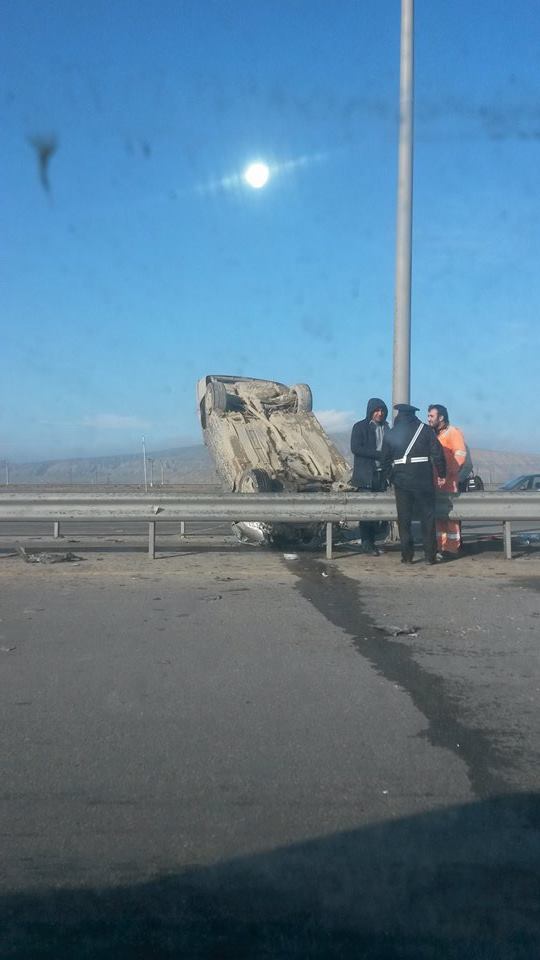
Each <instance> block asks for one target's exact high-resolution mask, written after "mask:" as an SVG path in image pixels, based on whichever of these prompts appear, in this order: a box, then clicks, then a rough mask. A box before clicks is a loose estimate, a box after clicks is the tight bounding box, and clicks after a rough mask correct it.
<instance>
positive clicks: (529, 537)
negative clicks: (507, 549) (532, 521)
mask: <svg viewBox="0 0 540 960" xmlns="http://www.w3.org/2000/svg"><path fill="white" fill-rule="evenodd" d="M516 540H517V542H518V543H522V544H523V546H525V547H528V546H530V544H531V543H540V533H539V532H538V531H537V530H524V531H523V533H519V534H518V535H517V537H516Z"/></svg>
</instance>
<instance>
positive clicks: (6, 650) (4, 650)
mask: <svg viewBox="0 0 540 960" xmlns="http://www.w3.org/2000/svg"><path fill="white" fill-rule="evenodd" d="M15 649H16V647H0V653H11V651H12V650H15Z"/></svg>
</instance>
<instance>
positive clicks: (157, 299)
mask: <svg viewBox="0 0 540 960" xmlns="http://www.w3.org/2000/svg"><path fill="white" fill-rule="evenodd" d="M399 21H400V5H399V2H398V0H326V2H321V0H259V2H257V3H253V2H247V0H184V2H182V0H175V2H172V0H171V2H168V0H157V2H155V3H153V4H150V3H148V2H146V3H142V2H136V0H133V2H128V0H114V2H112V3H110V2H101V0H92V2H90V3H87V4H85V5H76V4H74V3H72V2H71V0H69V2H68V0H48V2H43V0H5V2H4V4H3V29H2V33H1V37H0V57H1V62H2V65H3V69H2V85H1V87H0V104H1V110H2V131H3V136H2V151H1V156H2V177H3V185H4V190H3V194H4V201H3V204H2V207H3V209H2V217H3V237H4V244H3V249H4V255H3V257H2V261H3V263H2V267H1V271H2V301H3V309H2V314H3V317H4V337H3V350H2V360H1V364H2V367H1V378H0V382H1V396H0V459H1V458H2V457H8V458H11V459H23V458H24V459H40V458H45V457H63V456H76V455H81V456H84V455H89V456H91V455H93V454H104V453H116V452H118V453H121V452H129V451H132V450H136V449H139V447H140V438H141V436H142V434H144V435H145V436H146V441H147V447H148V449H149V450H152V449H159V448H160V447H163V446H172V445H176V444H179V443H181V442H186V441H191V442H197V441H199V439H200V428H199V425H198V421H197V417H196V406H195V383H196V380H197V379H198V378H199V377H200V376H203V375H204V374H206V373H212V372H213V373H240V374H244V375H251V376H257V377H268V378H272V379H278V380H281V381H283V382H288V383H295V382H299V381H307V382H308V383H310V384H311V386H312V389H313V393H314V398H315V408H316V410H318V411H321V417H322V419H323V421H324V422H326V423H327V424H328V425H329V426H331V427H335V428H338V429H347V428H348V427H349V426H350V425H351V423H352V422H353V421H354V420H355V419H357V418H358V417H359V416H363V415H364V409H365V403H366V400H367V398H368V397H370V396H372V395H379V396H383V397H384V398H386V399H387V402H389V401H390V397H391V377H392V331H393V303H394V263H395V207H396V173H397V103H398V91H399V26H400V23H399ZM415 43H416V49H415V55H416V57H415V60H416V64H415V65H416V87H415V173H414V228H413V305H412V313H413V338H412V386H411V399H412V400H413V401H414V402H415V403H416V404H417V405H418V406H420V407H421V408H422V409H423V410H424V409H425V407H426V405H427V404H428V403H429V402H442V403H445V404H446V405H447V406H448V407H449V409H450V415H451V419H452V420H453V421H454V422H455V423H458V424H459V425H461V426H462V427H463V429H464V431H465V433H466V436H467V438H468V439H469V441H470V442H471V444H473V445H476V446H482V447H491V448H501V449H515V450H526V451H531V452H537V451H538V450H540V439H539V438H538V431H537V424H538V422H539V419H540V400H539V391H538V356H539V352H540V351H539V347H540V333H539V325H538V320H537V317H538V310H539V306H540V279H539V271H538V251H539V249H540V243H539V240H540V236H539V234H540V229H539V223H540V220H539V213H540V178H539V177H538V170H539V168H540V107H539V105H538V104H539V99H538V93H539V89H540V58H539V57H538V49H539V43H540V6H539V5H538V4H537V3H536V2H533V0H529V2H524V0H514V2H513V3H512V4H509V3H508V2H504V3H503V2H498V0H477V2H476V3H473V4H471V3H470V2H463V0H456V2H452V3H449V2H447V0H445V2H443V0H429V2H428V0H417V3H416V20H415ZM50 135H54V136H55V137H56V138H57V141H58V147H57V150H56V152H55V154H54V155H53V156H52V158H51V160H50V163H49V168H48V175H49V180H50V191H49V192H47V191H46V190H45V189H44V187H43V184H42V182H41V181H40V177H39V171H38V164H37V154H36V150H35V148H34V147H33V146H32V145H31V143H30V142H29V140H30V139H31V138H32V137H35V136H42V137H43V136H44V137H47V136H50ZM259 158H260V159H264V160H266V161H267V162H269V163H270V164H272V165H274V167H276V168H277V172H276V173H275V175H273V176H272V177H271V179H270V182H269V184H268V186H267V187H266V188H264V189H263V190H260V191H254V190H251V189H250V188H248V187H247V186H244V185H243V184H242V182H241V179H240V175H241V173H242V170H243V169H244V168H245V166H246V164H247V163H248V162H249V161H251V160H253V159H259Z"/></svg>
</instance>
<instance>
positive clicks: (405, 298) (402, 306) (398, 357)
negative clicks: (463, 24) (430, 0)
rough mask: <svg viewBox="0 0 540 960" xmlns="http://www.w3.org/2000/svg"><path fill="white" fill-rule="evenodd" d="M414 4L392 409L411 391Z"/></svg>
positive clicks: (404, 76) (407, 56) (404, 83)
mask: <svg viewBox="0 0 540 960" xmlns="http://www.w3.org/2000/svg"><path fill="white" fill-rule="evenodd" d="M413 83H414V0H401V55H400V76H399V154H398V195H397V228H396V301H395V313H394V375H393V381H392V405H394V404H395V403H409V402H410V391H411V261H412V186H413Z"/></svg>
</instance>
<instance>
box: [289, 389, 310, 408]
mask: <svg viewBox="0 0 540 960" xmlns="http://www.w3.org/2000/svg"><path fill="white" fill-rule="evenodd" d="M291 393H294V394H295V396H296V411H295V412H296V413H311V411H312V410H313V394H312V393H311V387H309V386H308V385H307V383H295V384H294V386H293V387H291Z"/></svg>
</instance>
